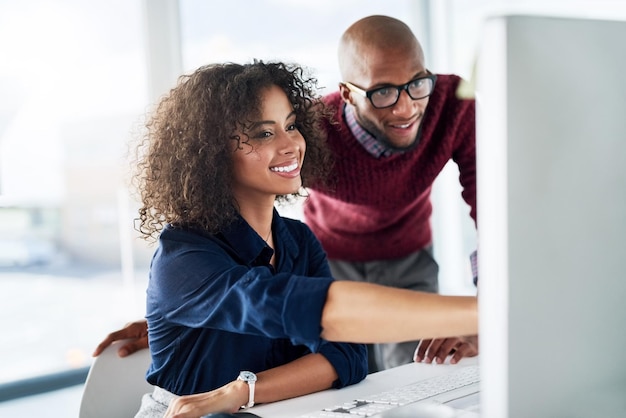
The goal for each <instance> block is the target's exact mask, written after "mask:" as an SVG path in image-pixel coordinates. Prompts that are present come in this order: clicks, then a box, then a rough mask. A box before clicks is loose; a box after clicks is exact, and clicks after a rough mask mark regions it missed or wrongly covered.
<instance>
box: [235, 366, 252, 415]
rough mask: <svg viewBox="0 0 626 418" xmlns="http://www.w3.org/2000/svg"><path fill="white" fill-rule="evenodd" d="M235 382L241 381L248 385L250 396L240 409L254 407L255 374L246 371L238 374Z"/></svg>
mask: <svg viewBox="0 0 626 418" xmlns="http://www.w3.org/2000/svg"><path fill="white" fill-rule="evenodd" d="M237 380H243V381H244V382H246V383H247V384H248V389H249V390H250V395H249V396H248V403H247V404H245V405H242V406H241V409H245V408H250V407H252V406H253V405H254V385H255V384H256V374H254V373H252V372H248V371H243V372H239V376H238V377H237Z"/></svg>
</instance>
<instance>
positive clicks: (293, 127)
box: [287, 123, 298, 131]
mask: <svg viewBox="0 0 626 418" xmlns="http://www.w3.org/2000/svg"><path fill="white" fill-rule="evenodd" d="M287 130H288V131H297V130H298V127H297V126H296V124H295V123H292V124H291V125H289V126H287Z"/></svg>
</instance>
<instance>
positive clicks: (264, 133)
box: [254, 131, 272, 139]
mask: <svg viewBox="0 0 626 418" xmlns="http://www.w3.org/2000/svg"><path fill="white" fill-rule="evenodd" d="M254 137H255V138H257V139H265V138H271V137H272V132H270V131H262V132H259V133H257V134H256V135H254Z"/></svg>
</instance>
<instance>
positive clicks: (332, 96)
mask: <svg viewBox="0 0 626 418" xmlns="http://www.w3.org/2000/svg"><path fill="white" fill-rule="evenodd" d="M322 101H323V102H324V103H325V104H326V105H327V106H333V107H337V106H339V104H340V103H341V102H342V99H341V94H339V90H337V91H333V92H332V93H328V94H325V95H324V96H322Z"/></svg>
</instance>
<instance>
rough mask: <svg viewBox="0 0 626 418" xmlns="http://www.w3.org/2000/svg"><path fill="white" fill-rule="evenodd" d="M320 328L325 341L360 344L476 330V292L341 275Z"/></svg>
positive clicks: (333, 288) (329, 292) (473, 333)
mask: <svg viewBox="0 0 626 418" xmlns="http://www.w3.org/2000/svg"><path fill="white" fill-rule="evenodd" d="M322 328H323V330H322V337H323V338H324V339H326V340H329V341H350V342H357V343H380V342H400V341H409V340H416V339H422V338H444V337H454V336H461V335H475V334H477V333H478V303H477V299H476V298H475V297H473V296H442V295H437V294H432V293H424V292H416V291H411V290H405V289H397V288H392V287H387V286H381V285H375V284H370V283H362V282H352V281H343V280H342V281H336V282H333V283H332V284H331V285H330V288H329V291H328V297H327V300H326V304H325V305H324V310H323V312H322Z"/></svg>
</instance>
